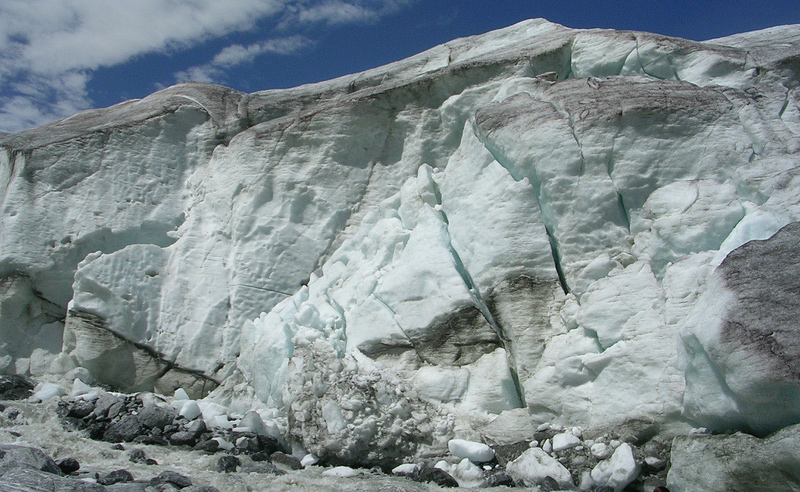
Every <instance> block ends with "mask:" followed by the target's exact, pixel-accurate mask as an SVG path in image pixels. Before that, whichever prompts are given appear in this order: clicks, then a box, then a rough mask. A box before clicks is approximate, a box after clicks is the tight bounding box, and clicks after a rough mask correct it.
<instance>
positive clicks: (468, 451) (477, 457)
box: [447, 439, 494, 463]
mask: <svg viewBox="0 0 800 492" xmlns="http://www.w3.org/2000/svg"><path fill="white" fill-rule="evenodd" d="M447 447H448V448H449V449H450V453H452V455H453V456H456V457H458V458H467V459H468V460H470V461H471V462H473V463H485V462H487V461H492V459H493V458H494V450H493V449H492V448H490V447H489V446H487V445H486V444H483V443H479V442H473V441H466V440H464V439H451V440H450V442H448V443H447Z"/></svg>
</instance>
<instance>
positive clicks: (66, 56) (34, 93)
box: [0, 0, 412, 131]
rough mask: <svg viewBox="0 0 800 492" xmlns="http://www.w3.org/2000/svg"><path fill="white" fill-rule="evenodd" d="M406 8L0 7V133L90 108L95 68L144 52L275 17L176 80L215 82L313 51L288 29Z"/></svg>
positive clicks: (295, 2)
mask: <svg viewBox="0 0 800 492" xmlns="http://www.w3.org/2000/svg"><path fill="white" fill-rule="evenodd" d="M409 1H412V0H258V1H253V0H183V1H177V0H130V1H121V0H112V1H109V0H3V1H2V2H0V19H1V20H2V26H3V28H2V30H0V130H3V131H19V130H21V129H24V128H30V127H31V126H36V125H39V124H42V123H45V122H47V121H50V120H52V119H55V118H59V117H63V116H67V115H69V114H72V113H74V112H75V111H78V110H81V109H86V108H89V107H91V105H92V103H91V99H90V97H89V84H90V83H91V78H92V77H91V76H92V73H93V71H94V70H97V69H98V68H102V67H112V66H116V65H119V64H123V63H125V62H127V61H130V60H131V59H133V58H135V57H138V56H141V55H145V54H149V53H180V52H181V51H182V50H185V49H188V48H191V47H192V46H196V45H198V44H199V43H202V42H205V41H208V40H212V39H216V38H221V37H224V36H226V35H229V34H231V33H233V32H240V31H245V30H250V29H252V28H253V27H255V25H256V23H258V22H259V21H261V20H263V19H275V21H276V22H277V23H279V24H280V25H281V26H282V28H281V29H280V34H279V35H276V33H264V34H265V40H263V41H261V42H258V43H254V44H251V45H248V46H242V45H232V46H229V47H228V48H226V49H224V50H222V51H220V52H219V53H217V54H216V56H215V57H214V58H213V59H211V60H209V61H208V62H207V63H205V64H202V65H197V66H194V67H189V68H185V69H182V70H180V71H179V72H177V73H176V78H177V79H178V80H190V79H191V80H199V81H207V82H211V81H215V80H219V79H220V78H221V77H222V76H223V75H224V70H225V69H227V68H231V67H234V66H236V65H239V64H241V63H246V62H248V61H252V60H253V59H254V58H255V57H257V56H259V55H264V54H269V53H271V54H277V55H290V54H292V53H296V52H297V51H298V50H300V49H303V48H305V47H307V46H309V45H311V44H312V43H313V41H312V40H310V39H308V38H305V37H302V36H293V35H291V33H287V32H286V31H287V29H289V30H290V29H291V27H287V26H291V25H292V24H294V25H296V26H308V25H309V24H314V23H323V24H327V25H342V24H347V23H353V22H368V21H372V20H376V19H379V18H380V17H382V16H385V15H388V14H390V13H393V12H396V11H397V10H398V9H399V8H401V7H402V6H404V5H405V4H407V3H408V2H409Z"/></svg>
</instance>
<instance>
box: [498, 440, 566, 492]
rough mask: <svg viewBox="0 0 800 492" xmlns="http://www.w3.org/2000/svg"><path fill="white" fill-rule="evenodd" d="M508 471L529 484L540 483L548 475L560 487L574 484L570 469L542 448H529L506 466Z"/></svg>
mask: <svg viewBox="0 0 800 492" xmlns="http://www.w3.org/2000/svg"><path fill="white" fill-rule="evenodd" d="M506 472H508V474H509V475H511V477H512V478H513V479H514V480H522V481H523V482H525V485H527V486H532V485H536V484H540V483H542V481H544V479H545V478H547V477H551V478H553V479H554V480H555V481H556V482H558V485H559V486H560V487H568V488H571V487H572V486H573V483H572V475H570V473H569V470H567V469H566V468H564V465H562V464H561V463H559V462H558V461H557V460H556V459H555V458H553V457H552V456H550V455H549V454H547V453H546V452H545V451H544V450H543V449H540V448H528V449H527V450H526V451H525V452H524V453H522V454H521V455H520V456H519V458H517V459H515V460H514V461H512V462H510V463H509V464H508V465H507V466H506Z"/></svg>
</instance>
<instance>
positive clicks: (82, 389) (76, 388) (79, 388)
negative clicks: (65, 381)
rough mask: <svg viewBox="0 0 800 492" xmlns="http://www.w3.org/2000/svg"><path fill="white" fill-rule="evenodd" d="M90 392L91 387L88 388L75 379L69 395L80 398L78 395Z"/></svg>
mask: <svg viewBox="0 0 800 492" xmlns="http://www.w3.org/2000/svg"><path fill="white" fill-rule="evenodd" d="M91 391H92V387H91V386H89V385H88V384H86V383H84V382H83V381H81V380H80V379H78V378H75V382H74V383H72V392H71V393H70V395H71V396H72V397H76V396H80V395H85V394H87V393H91Z"/></svg>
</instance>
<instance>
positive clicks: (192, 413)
mask: <svg viewBox="0 0 800 492" xmlns="http://www.w3.org/2000/svg"><path fill="white" fill-rule="evenodd" d="M178 413H179V415H181V416H182V417H185V418H186V420H194V419H196V418H197V417H199V416H201V415H202V414H203V412H202V411H201V410H200V406H199V405H198V404H197V402H196V401H194V400H188V401H186V402H184V403H183V405H182V406H181V409H180V411H179V412H178Z"/></svg>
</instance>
